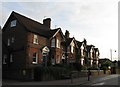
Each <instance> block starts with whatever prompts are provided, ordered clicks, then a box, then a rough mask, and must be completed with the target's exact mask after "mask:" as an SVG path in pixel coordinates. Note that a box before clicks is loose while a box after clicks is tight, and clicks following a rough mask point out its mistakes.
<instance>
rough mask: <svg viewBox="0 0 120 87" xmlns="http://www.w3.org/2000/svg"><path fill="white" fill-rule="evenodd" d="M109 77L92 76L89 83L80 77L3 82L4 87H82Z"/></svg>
mask: <svg viewBox="0 0 120 87" xmlns="http://www.w3.org/2000/svg"><path fill="white" fill-rule="evenodd" d="M105 76H108V75H102V76H91V77H90V81H88V77H80V78H73V79H66V80H54V81H29V82H23V81H22V82H21V81H16V80H15V81H14V80H3V81H2V85H82V84H87V83H90V82H91V81H93V80H95V79H98V78H103V77H105Z"/></svg>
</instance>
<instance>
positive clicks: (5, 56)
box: [3, 54, 7, 64]
mask: <svg viewBox="0 0 120 87" xmlns="http://www.w3.org/2000/svg"><path fill="white" fill-rule="evenodd" d="M6 60H7V55H6V54H4V55H3V64H7V61H6Z"/></svg>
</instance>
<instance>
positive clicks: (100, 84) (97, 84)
mask: <svg viewBox="0 0 120 87" xmlns="http://www.w3.org/2000/svg"><path fill="white" fill-rule="evenodd" d="M104 84H105V83H104V82H102V83H96V84H93V85H104Z"/></svg>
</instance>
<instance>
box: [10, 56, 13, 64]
mask: <svg viewBox="0 0 120 87" xmlns="http://www.w3.org/2000/svg"><path fill="white" fill-rule="evenodd" d="M10 62H11V63H12V62H13V54H10Z"/></svg>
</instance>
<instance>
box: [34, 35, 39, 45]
mask: <svg viewBox="0 0 120 87" xmlns="http://www.w3.org/2000/svg"><path fill="white" fill-rule="evenodd" d="M33 43H34V44H38V36H37V35H35V34H34V39H33Z"/></svg>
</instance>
